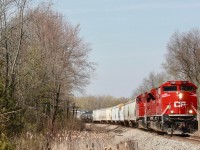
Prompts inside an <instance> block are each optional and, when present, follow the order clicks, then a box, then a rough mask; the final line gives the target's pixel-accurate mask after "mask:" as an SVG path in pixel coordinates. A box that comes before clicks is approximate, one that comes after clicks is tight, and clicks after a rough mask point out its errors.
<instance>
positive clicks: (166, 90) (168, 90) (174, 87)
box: [163, 86, 177, 92]
mask: <svg viewBox="0 0 200 150" xmlns="http://www.w3.org/2000/svg"><path fill="white" fill-rule="evenodd" d="M163 91H165V92H171V91H177V86H164V87H163Z"/></svg>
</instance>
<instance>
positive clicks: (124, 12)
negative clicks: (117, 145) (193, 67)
mask: <svg viewBox="0 0 200 150" xmlns="http://www.w3.org/2000/svg"><path fill="white" fill-rule="evenodd" d="M52 1H53V3H54V8H55V9H56V11H58V12H60V13H61V14H63V16H64V17H65V19H66V20H67V21H69V22H70V23H71V24H72V25H77V24H80V28H81V31H80V36H81V37H82V38H83V39H84V40H85V42H87V43H89V44H90V48H91V49H92V51H91V52H90V55H89V59H90V60H91V61H93V62H95V63H97V66H96V71H95V74H94V76H93V78H92V80H91V84H90V85H88V87H87V88H86V92H85V95H111V96H115V97H130V96H131V95H132V94H133V91H134V90H135V89H136V88H137V87H138V86H139V85H140V84H141V82H142V81H143V79H144V78H146V77H148V75H149V73H150V72H155V73H159V72H161V71H162V65H161V64H162V63H163V62H164V61H165V54H166V53H167V43H168V42H169V40H170V37H171V36H172V34H173V33H174V32H176V31H179V32H186V31H189V30H190V29H192V28H198V29H200V1H199V0H167V1H164V0H151V1H149V0H52Z"/></svg>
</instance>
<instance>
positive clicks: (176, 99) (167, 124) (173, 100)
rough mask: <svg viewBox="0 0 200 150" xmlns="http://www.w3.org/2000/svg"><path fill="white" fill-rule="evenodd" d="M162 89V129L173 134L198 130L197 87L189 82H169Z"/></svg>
mask: <svg viewBox="0 0 200 150" xmlns="http://www.w3.org/2000/svg"><path fill="white" fill-rule="evenodd" d="M160 89H161V92H160V94H161V95H160V97H161V108H162V110H161V111H162V125H163V126H162V128H163V129H164V130H165V129H166V128H167V130H170V132H172V133H173V131H181V132H182V133H192V132H194V131H196V130H198V122H197V114H198V112H197V95H196V89H197V87H196V86H195V85H194V84H192V83H190V82H188V81H168V82H166V83H165V84H163V85H162V86H161V87H160Z"/></svg>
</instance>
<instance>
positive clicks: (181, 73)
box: [163, 29, 200, 86]
mask: <svg viewBox="0 0 200 150" xmlns="http://www.w3.org/2000/svg"><path fill="white" fill-rule="evenodd" d="M163 66H164V68H165V69H166V71H167V72H168V73H169V74H171V75H172V76H173V77H174V78H175V79H183V80H189V81H191V82H193V83H195V84H196V85H197V86H199V85H200V31H199V30H198V29H192V30H190V31H188V32H183V33H179V32H175V33H174V34H173V35H172V36H171V38H170V41H169V42H168V45H167V54H166V61H165V63H164V64H163Z"/></svg>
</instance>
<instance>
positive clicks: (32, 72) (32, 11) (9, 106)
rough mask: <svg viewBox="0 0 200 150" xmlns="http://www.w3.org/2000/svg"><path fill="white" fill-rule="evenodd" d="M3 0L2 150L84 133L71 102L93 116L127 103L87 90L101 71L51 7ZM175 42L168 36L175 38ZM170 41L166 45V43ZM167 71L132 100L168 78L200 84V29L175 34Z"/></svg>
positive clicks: (149, 79) (0, 25) (43, 145)
mask: <svg viewBox="0 0 200 150" xmlns="http://www.w3.org/2000/svg"><path fill="white" fill-rule="evenodd" d="M33 3H34V0H32V1H29V0H0V150H12V149H18V150H21V149H45V148H48V147H49V146H50V145H51V143H52V142H53V141H54V139H55V137H56V135H58V134H61V133H63V132H67V133H70V132H71V131H74V130H76V131H77V130H78V131H81V130H82V129H83V128H84V127H83V124H82V123H81V121H80V120H76V119H74V118H73V115H72V112H71V111H70V107H71V104H72V103H75V104H76V105H77V106H80V107H81V108H83V109H88V110H92V109H95V108H103V107H109V106H113V105H115V104H117V103H121V102H124V101H126V100H127V99H126V98H114V97H112V96H90V97H81V98H74V92H77V91H78V92H83V91H84V88H85V87H86V86H87V85H88V84H89V82H90V79H91V77H92V75H93V72H94V71H95V68H96V65H95V62H91V61H90V59H89V52H90V50H91V48H90V46H89V44H88V43H87V42H85V40H84V39H83V38H81V37H80V36H79V31H80V26H81V25H76V26H74V25H72V24H70V22H69V21H67V20H66V19H65V18H64V17H63V16H62V14H60V13H58V12H56V11H55V10H54V9H53V6H52V5H51V4H47V3H40V4H38V5H37V6H34V5H32V4H33ZM169 38H170V37H169ZM166 43H167V41H166ZM161 63H162V67H163V69H164V70H165V71H164V72H161V73H155V72H151V73H150V74H149V76H148V77H147V78H145V79H144V80H143V82H142V83H141V85H140V86H139V87H138V88H137V89H136V90H135V91H134V92H133V96H132V97H134V96H135V95H137V94H138V93H142V92H144V91H147V90H149V89H151V88H153V87H156V86H158V85H159V84H161V83H163V81H166V80H168V79H183V80H189V81H192V82H193V83H195V84H196V85H197V86H198V87H199V85H200V31H199V29H191V30H189V31H188V32H184V33H179V32H175V33H174V34H173V35H172V36H171V38H170V39H169V41H168V44H167V51H166V57H165V60H164V61H163V62H161Z"/></svg>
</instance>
